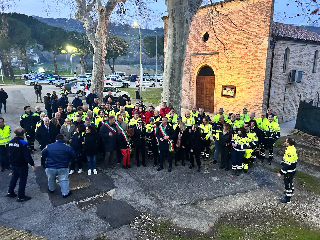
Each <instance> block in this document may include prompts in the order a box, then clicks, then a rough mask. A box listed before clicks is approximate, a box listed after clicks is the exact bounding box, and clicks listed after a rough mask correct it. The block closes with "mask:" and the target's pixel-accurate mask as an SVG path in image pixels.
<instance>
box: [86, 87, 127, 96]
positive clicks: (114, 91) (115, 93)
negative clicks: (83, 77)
mask: <svg viewBox="0 0 320 240" xmlns="http://www.w3.org/2000/svg"><path fill="white" fill-rule="evenodd" d="M109 91H111V94H112V96H113V97H115V98H118V97H119V96H122V97H123V98H126V99H128V98H130V94H129V93H128V92H126V91H121V90H119V89H118V88H115V87H104V90H103V97H105V96H106V95H107V94H108V92H109ZM85 92H86V96H88V94H89V93H90V89H86V90H85Z"/></svg>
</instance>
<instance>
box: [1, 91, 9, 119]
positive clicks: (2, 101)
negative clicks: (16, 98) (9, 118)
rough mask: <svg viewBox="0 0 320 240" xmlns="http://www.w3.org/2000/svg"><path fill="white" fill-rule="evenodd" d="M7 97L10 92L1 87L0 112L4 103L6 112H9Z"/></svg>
mask: <svg viewBox="0 0 320 240" xmlns="http://www.w3.org/2000/svg"><path fill="white" fill-rule="evenodd" d="M7 99H8V94H7V93H6V92H5V91H4V90H3V88H0V114H1V111H2V104H3V110H4V112H5V113H6V112H7Z"/></svg>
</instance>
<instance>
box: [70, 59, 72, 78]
mask: <svg viewBox="0 0 320 240" xmlns="http://www.w3.org/2000/svg"><path fill="white" fill-rule="evenodd" d="M70 68H71V70H70V74H71V75H72V54H70Z"/></svg>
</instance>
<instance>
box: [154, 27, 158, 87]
mask: <svg viewBox="0 0 320 240" xmlns="http://www.w3.org/2000/svg"><path fill="white" fill-rule="evenodd" d="M155 33H156V84H158V34H157V32H156V31H155Z"/></svg>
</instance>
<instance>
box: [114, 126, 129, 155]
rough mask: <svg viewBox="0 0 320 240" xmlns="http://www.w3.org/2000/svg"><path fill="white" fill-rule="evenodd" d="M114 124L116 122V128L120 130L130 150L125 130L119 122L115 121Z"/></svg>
mask: <svg viewBox="0 0 320 240" xmlns="http://www.w3.org/2000/svg"><path fill="white" fill-rule="evenodd" d="M115 124H116V126H117V128H118V129H119V130H120V132H121V135H122V136H123V138H124V140H126V142H127V146H128V148H129V149H130V151H131V144H130V141H129V138H128V136H127V133H126V131H125V130H124V129H123V127H122V126H121V125H120V124H119V123H117V122H115Z"/></svg>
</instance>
